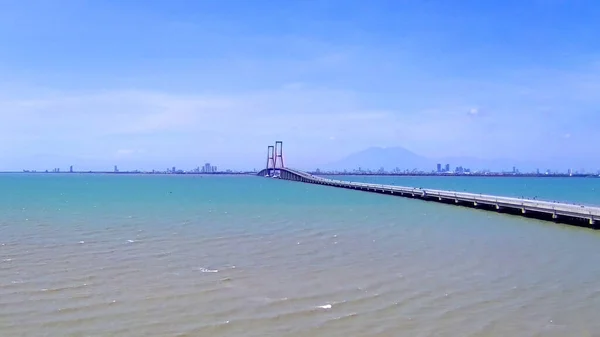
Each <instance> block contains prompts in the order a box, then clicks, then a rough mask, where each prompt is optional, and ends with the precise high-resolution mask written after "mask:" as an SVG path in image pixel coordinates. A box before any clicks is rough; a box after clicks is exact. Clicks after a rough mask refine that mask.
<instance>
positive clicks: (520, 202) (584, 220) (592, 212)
mask: <svg viewBox="0 0 600 337" xmlns="http://www.w3.org/2000/svg"><path fill="white" fill-rule="evenodd" d="M278 171H279V176H278V177H279V178H280V179H284V180H293V181H300V182H304V183H311V184H319V185H325V186H331V187H338V188H347V189H355V190H360V191H367V192H374V193H382V194H390V195H397V196H403V197H409V198H419V199H423V200H428V201H437V202H443V203H447V204H448V203H450V204H456V205H461V206H468V207H474V208H480V209H484V210H491V211H497V212H504V213H511V214H519V215H523V216H528V217H534V218H539V219H544V220H552V221H556V222H564V223H570V224H576V225H582V226H590V227H594V226H595V225H596V222H597V220H599V219H600V207H595V206H585V205H576V204H568V203H560V202H550V201H541V200H530V199H521V198H512V197H502V196H495V195H486V194H476V193H467V192H453V191H444V190H437V189H427V188H415V187H405V186H396V185H381V184H368V183H359V182H351V181H344V180H334V179H328V178H323V177H319V176H314V175H311V174H308V173H306V172H302V171H298V170H293V169H288V168H285V169H278ZM268 173H269V172H268V171H267V170H263V171H261V172H260V173H259V175H260V176H265V175H268Z"/></svg>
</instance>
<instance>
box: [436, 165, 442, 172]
mask: <svg viewBox="0 0 600 337" xmlns="http://www.w3.org/2000/svg"><path fill="white" fill-rule="evenodd" d="M437 172H438V173H440V172H442V164H437Z"/></svg>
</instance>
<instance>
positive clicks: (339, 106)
mask: <svg viewBox="0 0 600 337" xmlns="http://www.w3.org/2000/svg"><path fill="white" fill-rule="evenodd" d="M515 13H518V15H515ZM598 17H600V3H598V2H594V1H578V2H567V1H530V2H522V1H502V2H490V1H480V2H473V1H468V2H459V3H455V2H442V1H432V2H431V1H428V2H401V1H372V2H365V1H360V0H354V1H353V0H350V1H341V0H337V1H336V0H334V1H327V2H321V1H308V2H303V1H288V2H277V3H273V2H267V1H236V0H226V1H175V2H173V1H154V0H149V1H144V2H136V1H129V2H123V1H96V2H94V1H91V2H81V1H75V0H65V1H61V3H60V6H57V5H56V3H54V2H52V1H16V0H7V1H2V2H0V45H2V51H1V52H0V74H2V76H0V118H1V120H0V121H1V122H0V171H7V170H13V171H20V170H22V169H23V168H31V169H37V170H40V169H47V168H50V169H52V168H55V167H58V166H60V167H62V168H63V170H64V171H66V170H68V168H69V166H70V165H73V166H74V167H76V168H80V169H82V170H98V169H105V168H109V169H110V168H111V167H112V166H113V165H118V166H119V167H120V168H122V169H123V170H135V169H143V168H158V167H165V168H166V167H167V166H165V165H170V166H172V165H176V166H177V167H191V168H193V167H196V166H197V165H199V164H198V163H204V162H205V161H206V160H207V159H208V158H210V159H211V160H213V161H215V162H218V163H219V165H221V166H222V167H228V168H231V169H239V170H244V169H253V168H261V167H263V166H264V164H263V161H264V145H265V144H270V143H271V142H272V141H273V140H276V139H282V140H283V141H285V143H286V147H285V149H284V152H285V153H286V154H287V156H286V164H287V165H288V166H290V167H297V168H299V169H313V168H315V167H319V166H325V165H328V164H330V163H334V162H336V161H339V160H342V159H343V158H345V157H347V156H350V155H352V154H353V153H356V152H359V151H362V150H364V149H366V148H369V147H372V146H381V147H396V146H402V147H405V148H406V149H409V150H410V151H413V152H414V153H418V154H419V155H421V156H423V157H427V158H432V159H438V158H439V159H443V158H446V157H453V158H461V157H463V158H464V157H469V158H479V159H481V160H486V161H493V160H498V159H506V160H507V161H510V162H514V164H513V163H511V164H509V165H510V166H509V167H512V166H513V165H517V166H519V167H520V166H523V165H521V164H519V163H520V162H524V161H530V162H535V163H543V167H542V166H541V165H540V169H541V170H545V169H547V168H553V167H559V166H561V165H565V163H569V165H572V166H573V169H574V170H575V169H577V170H579V169H580V168H585V169H587V170H594V169H597V168H599V167H600V156H599V152H600V151H599V150H598V145H597V136H596V134H597V126H598V125H600V114H599V113H598V106H600V96H599V95H598V92H600V56H599V55H600V46H599V45H598V43H597V36H596V35H597V34H595V32H597V31H600V21H599V20H598ZM109 23H110V24H109ZM169 163H171V164H169ZM444 164H445V163H444ZM398 165H401V163H398ZM465 166H467V167H469V166H470V165H468V164H465ZM349 169H350V168H349ZM528 169H529V168H528ZM531 169H535V167H533V168H531ZM560 169H566V168H560Z"/></svg>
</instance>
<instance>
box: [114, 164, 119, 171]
mask: <svg viewBox="0 0 600 337" xmlns="http://www.w3.org/2000/svg"><path fill="white" fill-rule="evenodd" d="M114 172H115V173H117V172H119V168H118V167H117V165H115V170H114Z"/></svg>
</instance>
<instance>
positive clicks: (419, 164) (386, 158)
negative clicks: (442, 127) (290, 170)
mask: <svg viewBox="0 0 600 337" xmlns="http://www.w3.org/2000/svg"><path fill="white" fill-rule="evenodd" d="M359 167H360V168H361V169H363V170H378V169H379V168H381V167H383V168H384V169H386V170H392V169H394V168H396V167H399V168H401V169H407V168H408V169H413V168H417V169H428V168H429V169H432V168H433V167H435V161H432V160H431V159H428V158H425V157H422V156H419V155H417V154H415V153H413V152H411V151H409V150H407V149H405V148H403V147H386V148H382V147H371V148H368V149H366V150H363V151H360V152H356V153H353V154H351V155H349V156H347V157H346V158H343V159H341V160H339V161H337V162H334V163H330V164H327V165H325V167H324V169H327V170H344V169H347V170H353V169H358V168H359Z"/></svg>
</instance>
